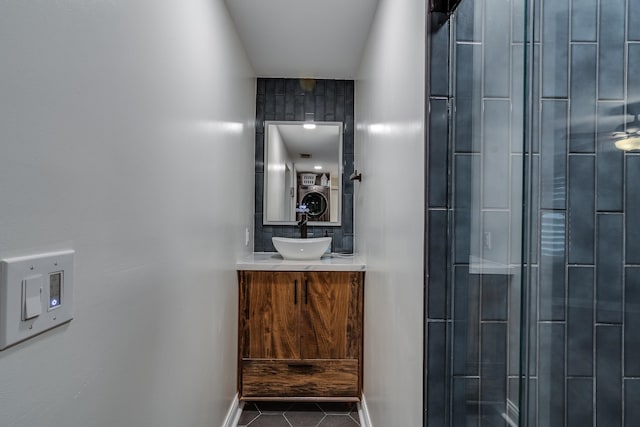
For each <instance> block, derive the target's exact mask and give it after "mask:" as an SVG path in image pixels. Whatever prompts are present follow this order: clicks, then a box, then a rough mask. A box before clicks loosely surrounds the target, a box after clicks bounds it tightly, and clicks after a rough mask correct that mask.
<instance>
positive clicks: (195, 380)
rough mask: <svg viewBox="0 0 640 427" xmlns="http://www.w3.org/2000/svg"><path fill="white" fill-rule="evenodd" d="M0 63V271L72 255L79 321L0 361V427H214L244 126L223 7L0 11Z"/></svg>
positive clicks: (251, 107) (241, 66) (62, 4)
mask: <svg viewBox="0 0 640 427" xmlns="http://www.w3.org/2000/svg"><path fill="white" fill-rule="evenodd" d="M0 57H1V58H2V62H1V64H0V257H5V256H11V255H26V254H30V253H33V252H40V251H42V250H50V249H59V248H73V249H75V250H76V260H75V261H76V269H75V270H76V271H75V273H76V275H75V304H76V306H75V319H74V320H73V321H72V322H71V323H70V324H69V325H68V326H66V327H63V328H60V329H57V330H54V331H50V332H47V333H45V334H43V335H41V336H39V337H37V338H35V339H33V340H31V341H28V342H25V343H23V344H19V345H17V346H15V347H12V348H10V349H8V350H5V351H3V352H0V424H2V426H4V427H9V426H10V427H21V426H24V427H33V426H38V427H49V426H51V427H61V426H64V427H87V426H100V427H101V426H105V427H117V426H122V427H132V426H135V427H145V426H153V427H161V426H166V427H175V426H185V427H186V426H194V427H196V426H197V427H202V426H208V427H210V426H219V425H220V424H221V423H222V420H223V418H224V415H225V413H226V411H227V409H228V407H229V404H230V402H231V400H232V398H233V396H234V394H235V381H236V374H235V370H234V369H235V366H236V334H237V330H236V310H237V309H236V307H237V290H236V273H235V271H234V263H235V259H236V256H237V255H240V254H242V253H244V252H245V251H246V252H249V251H251V250H252V248H250V247H248V248H245V247H244V229H245V227H250V228H252V226H251V224H252V218H253V202H252V200H253V194H252V193H253V186H254V184H253V150H254V148H253V145H254V137H253V132H252V126H253V117H254V114H255V76H254V73H253V70H252V69H251V67H250V65H249V63H248V61H247V59H246V57H245V54H244V51H243V50H242V47H241V45H240V43H239V41H238V40H237V38H236V35H235V30H234V29H233V26H232V24H231V21H230V19H229V18H228V16H227V12H226V9H225V7H224V5H223V3H222V2H221V1H217V0H160V1H159V0H94V1H77V0H56V1H44V0H5V1H2V2H0Z"/></svg>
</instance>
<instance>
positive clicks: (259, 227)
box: [254, 78, 355, 253]
mask: <svg viewBox="0 0 640 427" xmlns="http://www.w3.org/2000/svg"><path fill="white" fill-rule="evenodd" d="M354 87H355V86H354V81H353V80H323V79H317V80H313V81H309V82H303V81H301V80H300V79H287V78H282V79H277V78H258V82H257V90H256V143H255V165H256V166H255V222H254V230H255V232H254V250H255V251H256V252H275V248H274V247H273V243H272V242H271V238H272V237H274V236H275V237H294V236H297V234H298V231H297V227H296V226H294V225H270V226H265V225H264V224H263V216H262V209H263V208H262V206H263V199H262V197H263V192H264V122H265V121H266V120H279V121H285V120H287V121H304V120H306V118H307V115H312V117H313V120H315V121H319V122H320V121H341V122H343V126H344V135H343V146H342V160H343V173H342V187H343V192H342V225H341V226H339V227H333V226H326V227H325V226H322V227H320V226H311V225H310V226H309V229H308V232H309V234H310V235H311V236H316V237H320V236H323V235H324V234H325V233H327V235H329V236H331V237H332V238H333V240H332V245H333V250H334V252H341V253H352V252H353V182H352V181H350V180H349V176H350V175H351V173H352V172H353V158H354V150H353V144H354V95H355V92H354Z"/></svg>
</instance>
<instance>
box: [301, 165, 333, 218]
mask: <svg viewBox="0 0 640 427" xmlns="http://www.w3.org/2000/svg"><path fill="white" fill-rule="evenodd" d="M310 175H314V174H308V173H301V174H299V176H298V182H300V183H302V184H300V185H298V203H299V204H302V205H305V206H306V207H307V209H308V210H309V211H308V213H307V215H308V216H309V221H330V215H331V209H330V200H331V198H330V194H329V186H325V185H317V182H316V181H317V177H316V176H315V175H314V176H313V178H311V176H310ZM311 182H313V184H312V183H311Z"/></svg>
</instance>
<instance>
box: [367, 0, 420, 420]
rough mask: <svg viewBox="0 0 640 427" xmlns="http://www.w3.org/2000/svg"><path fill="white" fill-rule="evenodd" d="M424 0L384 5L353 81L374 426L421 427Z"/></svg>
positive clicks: (397, 0) (392, 1)
mask: <svg viewBox="0 0 640 427" xmlns="http://www.w3.org/2000/svg"><path fill="white" fill-rule="evenodd" d="M424 40H425V2H416V1H414V0H380V4H379V6H378V11H377V14H376V18H375V21H374V24H373V27H372V31H371V34H370V36H369V40H368V44H367V49H366V51H365V54H364V56H363V60H362V63H361V65H360V71H359V75H358V80H357V81H356V120H357V124H356V132H357V133H356V147H355V148H356V157H355V159H356V168H357V169H358V171H361V172H362V182H361V183H356V184H355V185H356V200H355V212H356V218H355V224H356V227H357V229H356V251H357V252H360V253H362V254H364V255H365V256H366V259H367V273H366V284H365V286H366V290H365V327H364V330H365V343H364V357H365V361H364V394H365V396H366V399H367V403H368V408H369V411H370V415H371V421H372V423H373V425H374V426H375V427H386V426H408V427H409V426H410V427H416V426H420V425H422V395H423V387H422V383H423V381H422V363H423V349H422V342H423V265H424V255H423V252H424V251H423V241H424V153H425V148H424V132H425V129H424V114H425V113H424V111H425V110H424V99H425V98H424V81H425V66H424V60H425V54H424V52H425V43H424Z"/></svg>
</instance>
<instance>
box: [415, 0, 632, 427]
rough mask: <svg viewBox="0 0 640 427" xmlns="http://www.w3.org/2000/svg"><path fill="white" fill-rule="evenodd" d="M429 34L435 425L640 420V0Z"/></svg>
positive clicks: (493, 1)
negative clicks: (639, 119) (639, 149)
mask: <svg viewBox="0 0 640 427" xmlns="http://www.w3.org/2000/svg"><path fill="white" fill-rule="evenodd" d="M430 26H431V28H430V34H429V37H430V38H429V58H430V63H429V77H428V78H429V84H428V87H429V94H428V95H429V97H428V102H429V137H428V169H427V170H428V176H427V188H428V197H427V210H428V235H427V242H428V246H427V272H428V279H427V287H426V339H425V360H426V361H425V422H426V425H428V426H430V427H440V426H447V427H448V426H465V427H466V426H474V427H484V426H540V427H553V426H581V427H582V426H587V425H588V426H592V425H593V426H598V427H604V426H616V427H619V426H634V425H639V423H640V221H639V220H636V218H640V185H638V183H640V151H634V149H636V148H640V134H638V131H639V130H640V123H639V122H638V115H639V114H640V72H638V71H637V70H638V69H639V68H640V0H462V1H461V2H460V4H459V6H458V8H457V9H456V10H455V11H454V12H453V13H452V14H451V16H447V15H444V14H440V13H432V14H431V16H430Z"/></svg>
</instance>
